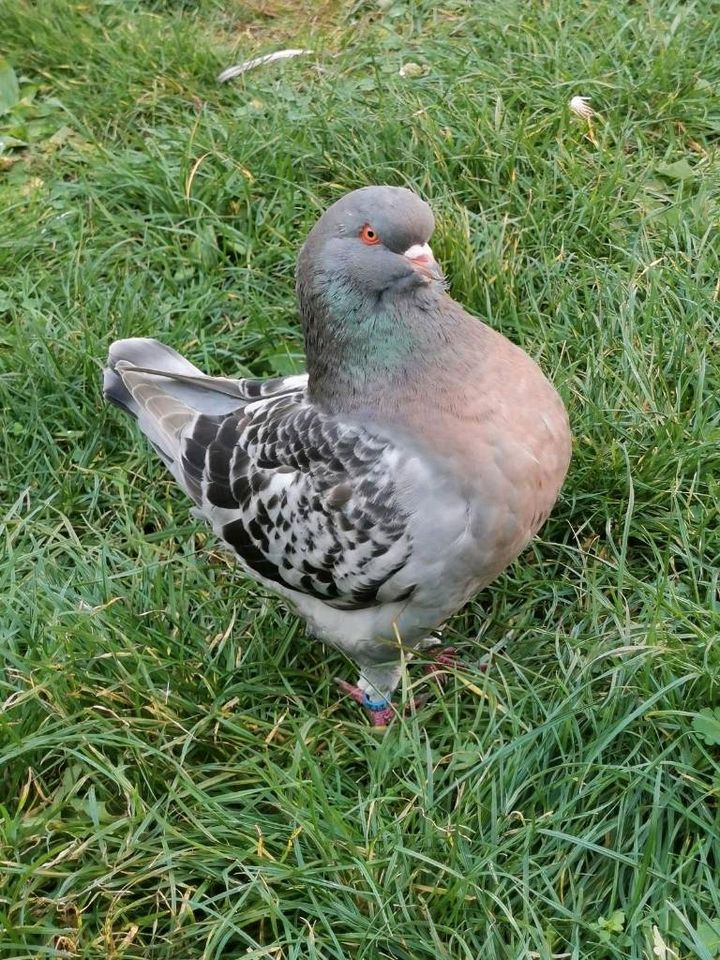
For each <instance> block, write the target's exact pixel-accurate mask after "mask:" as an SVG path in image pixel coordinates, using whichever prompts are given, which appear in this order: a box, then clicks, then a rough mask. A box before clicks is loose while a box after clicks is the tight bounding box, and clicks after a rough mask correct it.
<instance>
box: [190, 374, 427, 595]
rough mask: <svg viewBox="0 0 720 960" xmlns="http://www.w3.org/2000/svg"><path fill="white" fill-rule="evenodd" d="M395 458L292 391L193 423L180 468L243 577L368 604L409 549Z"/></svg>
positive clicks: (385, 446) (386, 445)
mask: <svg viewBox="0 0 720 960" xmlns="http://www.w3.org/2000/svg"><path fill="white" fill-rule="evenodd" d="M396 457H397V454H396V452H395V451H394V450H393V448H392V446H391V445H390V444H389V442H388V441H387V440H383V439H378V438H373V437H372V436H371V435H370V434H369V433H368V432H367V431H366V430H363V429H362V428H359V427H356V426H350V425H347V424H343V423H340V422H338V421H337V420H336V419H335V418H332V417H328V416H326V415H324V414H322V413H321V412H320V411H318V410H316V409H315V408H313V407H312V406H311V405H310V404H309V403H308V402H307V399H306V397H305V395H304V392H302V391H292V392H290V393H288V394H284V395H283V394H281V395H279V396H276V397H273V398H271V399H270V400H265V401H261V402H259V403H254V404H249V405H248V406H247V407H246V408H245V409H244V410H243V411H241V412H238V413H235V414H231V415H229V416H226V417H224V418H221V417H208V416H202V415H200V416H198V417H197V418H196V419H195V421H194V423H193V425H192V429H190V430H188V431H187V432H186V435H185V439H184V443H183V448H182V459H181V469H182V474H183V478H184V479H185V481H186V487H187V489H188V492H190V493H191V495H192V496H193V498H194V499H195V501H196V503H197V505H198V507H199V508H200V510H201V511H202V512H203V513H204V514H206V515H207V516H208V518H209V519H211V521H212V522H213V523H214V526H215V527H216V530H217V532H218V533H219V534H220V535H221V536H222V538H223V539H224V540H225V541H226V543H228V544H229V545H230V546H231V547H232V548H233V549H234V550H235V552H236V553H237V554H238V556H239V557H240V559H241V560H242V561H243V562H244V563H245V564H246V565H247V566H248V567H249V568H250V570H251V571H253V572H254V573H255V574H257V575H258V576H260V577H262V578H264V579H266V580H269V581H272V582H273V583H275V584H278V585H280V586H283V587H289V588H290V589H292V590H297V591H299V592H301V593H305V594H309V595H311V596H314V597H317V598H319V599H322V600H324V601H325V602H327V603H329V604H330V605H332V606H337V607H342V608H356V607H362V606H366V605H369V604H372V603H374V602H377V601H378V599H379V595H380V594H381V592H382V591H383V587H384V586H386V585H387V583H388V581H389V580H390V579H391V578H392V577H393V576H394V575H395V574H397V573H398V572H399V570H400V569H401V568H402V567H403V566H404V565H405V564H406V563H407V561H408V558H409V556H410V553H411V543H410V537H409V534H408V532H407V519H408V518H407V516H406V515H405V514H404V513H403V511H402V510H400V509H399V507H398V504H397V501H396V496H395V490H394V482H393V479H392V477H393V470H392V465H393V464H392V462H391V461H393V460H394V459H396ZM409 592H410V591H409V590H408V588H407V587H405V588H403V590H402V591H395V592H394V593H393V592H390V595H389V596H383V598H382V599H383V600H398V599H401V596H402V595H404V596H408V595H409ZM385 593H387V590H386V591H385Z"/></svg>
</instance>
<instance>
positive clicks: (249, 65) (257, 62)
mask: <svg viewBox="0 0 720 960" xmlns="http://www.w3.org/2000/svg"><path fill="white" fill-rule="evenodd" d="M303 53H312V50H276V51H275V52H274V53H266V54H264V55H263V56H262V57H253V58H252V60H243V62H242V63H236V64H235V66H233V67H226V68H225V70H223V72H222V73H220V74H218V83H226V82H227V81H228V80H234V79H235V77H239V76H240V74H242V73H246V72H247V71H248V70H254V69H255V67H261V66H262V65H263V64H265V63H273V62H274V61H275V60H287V59H289V58H290V57H299V56H301V54H303Z"/></svg>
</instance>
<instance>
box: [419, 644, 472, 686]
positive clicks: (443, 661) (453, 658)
mask: <svg viewBox="0 0 720 960" xmlns="http://www.w3.org/2000/svg"><path fill="white" fill-rule="evenodd" d="M429 655H430V656H431V657H432V663H427V664H425V673H426V674H427V675H428V676H430V677H435V679H436V680H437V682H438V683H439V684H441V685H442V684H443V683H444V682H445V675H444V674H443V672H442V670H443V667H444V668H445V669H447V670H457V669H458V668H459V667H464V666H465V664H464V663H463V661H462V660H461V659H460V657H459V656H458V652H457V650H456V649H455V647H443V648H442V649H441V650H438V651H437V652H434V651H431V652H430V654H429Z"/></svg>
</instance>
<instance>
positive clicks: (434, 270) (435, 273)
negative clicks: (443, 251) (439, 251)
mask: <svg viewBox="0 0 720 960" xmlns="http://www.w3.org/2000/svg"><path fill="white" fill-rule="evenodd" d="M403 256H405V257H407V259H408V260H409V261H410V263H411V264H412V265H413V267H414V268H415V269H416V270H417V272H418V273H421V274H422V275H423V276H425V277H427V278H428V279H429V280H442V278H443V275H442V270H441V269H440V267H439V266H438V264H437V261H436V260H435V257H434V256H433V252H432V250H431V249H430V244H429V243H414V244H413V245H412V246H411V247H408V249H407V250H406V251H405V253H404V254H403Z"/></svg>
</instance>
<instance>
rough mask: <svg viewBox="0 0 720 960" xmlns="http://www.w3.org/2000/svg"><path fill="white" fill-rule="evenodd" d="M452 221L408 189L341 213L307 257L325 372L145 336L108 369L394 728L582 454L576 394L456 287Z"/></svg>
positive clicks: (305, 298) (118, 391)
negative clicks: (453, 630)
mask: <svg viewBox="0 0 720 960" xmlns="http://www.w3.org/2000/svg"><path fill="white" fill-rule="evenodd" d="M434 226H435V222H434V217H433V214H432V211H431V209H430V207H429V205H428V204H427V203H425V202H424V201H423V200H422V199H421V198H420V197H419V196H418V195H417V194H415V193H414V192H413V191H411V190H409V189H406V188H403V187H394V186H369V187H364V188H362V189H359V190H354V191H352V192H351V193H348V194H346V195H345V196H343V197H341V198H340V199H339V200H338V201H337V202H335V203H334V204H333V205H332V206H330V207H329V208H328V209H327V210H326V211H325V213H324V214H323V215H322V216H321V217H320V219H319V220H318V221H317V223H316V224H315V226H314V227H313V228H312V230H311V231H310V233H309V234H308V236H307V239H306V241H305V243H304V245H303V246H302V248H301V250H300V253H299V256H298V260H297V270H296V293H297V299H298V305H299V310H300V317H301V320H302V326H303V332H304V338H305V353H306V371H307V372H306V373H303V374H298V375H293V376H285V377H276V378H270V379H265V380H256V379H231V378H226V377H213V376H207V375H206V374H204V373H203V372H202V371H201V370H199V369H198V368H197V367H196V366H194V365H193V364H192V363H190V362H189V361H188V360H186V359H184V358H183V357H182V356H181V355H180V354H178V353H176V352H175V351H174V350H173V349H171V348H170V347H168V346H166V345H165V344H163V343H160V342H158V341H157V340H153V339H146V338H132V339H127V340H118V341H116V342H115V343H113V344H112V345H111V347H110V352H109V358H108V361H107V366H106V368H105V370H104V394H105V397H106V398H107V399H108V400H109V401H111V402H112V403H114V404H116V405H118V406H120V407H121V408H122V409H123V410H124V411H126V412H127V413H129V414H131V415H132V416H133V417H134V418H135V419H136V421H137V424H138V426H139V428H140V430H141V431H142V432H143V433H144V434H145V436H146V438H147V440H148V441H149V442H150V444H151V445H152V447H153V448H154V450H155V451H156V453H157V454H158V456H159V457H160V459H161V460H162V461H163V463H164V464H165V466H166V467H167V469H168V470H169V471H170V473H171V474H172V475H173V477H174V478H175V480H176V481H177V483H178V485H179V486H180V487H181V488H182V489H183V490H184V491H185V493H186V494H187V495H188V496H189V497H190V499H191V500H192V501H193V504H194V508H195V512H196V513H197V514H198V515H199V516H201V517H202V518H203V519H204V520H205V521H207V523H208V524H209V525H210V526H211V527H212V530H213V531H214V533H215V535H216V536H217V537H218V538H219V539H220V540H221V541H223V542H224V544H225V545H226V546H227V547H228V548H229V549H230V550H231V551H232V552H233V553H234V555H235V557H236V558H237V561H238V562H239V564H240V566H241V567H242V569H243V570H244V572H245V573H246V574H248V575H249V576H250V577H251V578H253V579H254V580H256V581H259V582H260V583H261V584H263V585H264V586H265V587H267V588H269V589H270V590H272V591H275V592H276V593H277V594H280V596H281V597H283V598H284V599H285V600H286V601H287V602H288V603H289V604H290V606H291V607H292V609H293V610H294V611H295V612H296V613H297V614H299V615H300V616H301V617H302V618H303V619H304V620H305V622H306V624H307V627H308V632H309V634H310V636H312V637H315V638H317V639H319V640H321V641H323V642H325V643H327V644H330V645H332V646H333V647H335V648H338V649H340V650H342V651H344V653H345V654H346V655H348V656H349V657H350V658H351V659H352V660H354V661H355V662H356V664H357V665H358V667H359V670H360V675H359V679H358V681H357V683H356V684H354V685H352V684H349V683H347V682H345V681H340V685H341V687H342V689H343V690H344V691H345V693H347V694H349V695H350V696H351V697H353V698H354V699H355V700H357V701H358V702H359V703H360V704H361V705H362V706H363V707H364V708H365V709H366V711H367V713H368V716H369V718H370V720H371V722H372V724H373V725H375V726H378V727H384V726H385V725H386V724H387V723H388V722H389V720H390V718H391V717H392V716H393V715H394V708H393V706H392V695H393V692H394V691H395V689H396V688H397V686H398V683H399V682H400V680H401V677H402V671H403V668H404V664H405V662H406V660H408V659H409V658H410V657H411V656H412V654H413V652H419V651H422V650H426V649H430V648H431V647H432V646H433V645H435V644H437V643H438V639H437V635H436V633H435V631H436V629H437V628H438V626H439V625H441V624H444V622H445V621H446V620H447V619H448V617H450V616H451V615H452V614H454V613H455V612H456V611H457V610H459V609H460V608H461V607H462V606H463V605H464V604H465V603H466V602H467V601H468V600H469V599H470V598H471V597H473V596H474V595H475V594H476V593H477V592H478V591H479V590H481V589H483V588H484V587H485V586H487V585H488V584H489V583H490V582H491V581H492V580H494V579H495V578H496V577H497V576H498V574H499V573H500V572H501V571H502V570H503V569H504V568H505V567H507V566H508V564H510V563H511V562H512V561H513V560H514V559H515V558H516V557H517V556H518V555H519V554H520V553H521V552H522V551H523V549H524V548H525V547H526V546H527V544H528V543H529V541H530V540H531V538H532V537H533V536H534V535H535V534H536V533H537V531H538V530H539V528H540V527H541V526H542V524H543V523H544V522H545V520H546V519H547V517H548V515H549V513H550V511H551V509H552V507H553V505H554V503H555V501H556V499H557V497H558V494H559V491H560V488H561V486H562V483H563V480H564V478H565V475H566V473H567V469H568V466H569V462H570V448H571V437H570V428H569V423H568V417H567V413H566V410H565V407H564V405H563V403H562V400H561V399H560V397H559V395H558V393H557V392H556V390H555V388H554V387H553V386H552V385H551V383H550V382H549V381H548V380H547V379H546V378H545V376H544V375H543V373H542V372H541V370H540V368H539V366H538V365H537V364H536V363H535V361H534V360H532V359H531V358H530V357H529V356H528V355H527V354H526V353H525V352H524V351H523V350H522V349H520V348H519V347H518V346H516V345H514V344H513V343H511V341H510V340H508V339H507V338H506V337H504V336H502V335H501V334H500V333H498V332H497V331H495V330H493V329H492V328H491V327H489V326H487V325H486V324H485V323H483V322H482V321H481V320H479V319H477V318H476V317H473V316H471V315H470V314H468V313H467V312H466V311H465V310H464V309H463V308H462V306H460V304H458V303H456V302H455V301H454V300H453V299H452V298H451V297H450V295H449V294H448V292H447V284H446V282H445V278H444V276H443V273H442V271H441V269H440V267H439V266H438V264H437V262H436V260H435V257H434V256H433V253H432V250H431V248H430V245H429V240H430V237H431V235H432V233H433V230H434Z"/></svg>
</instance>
